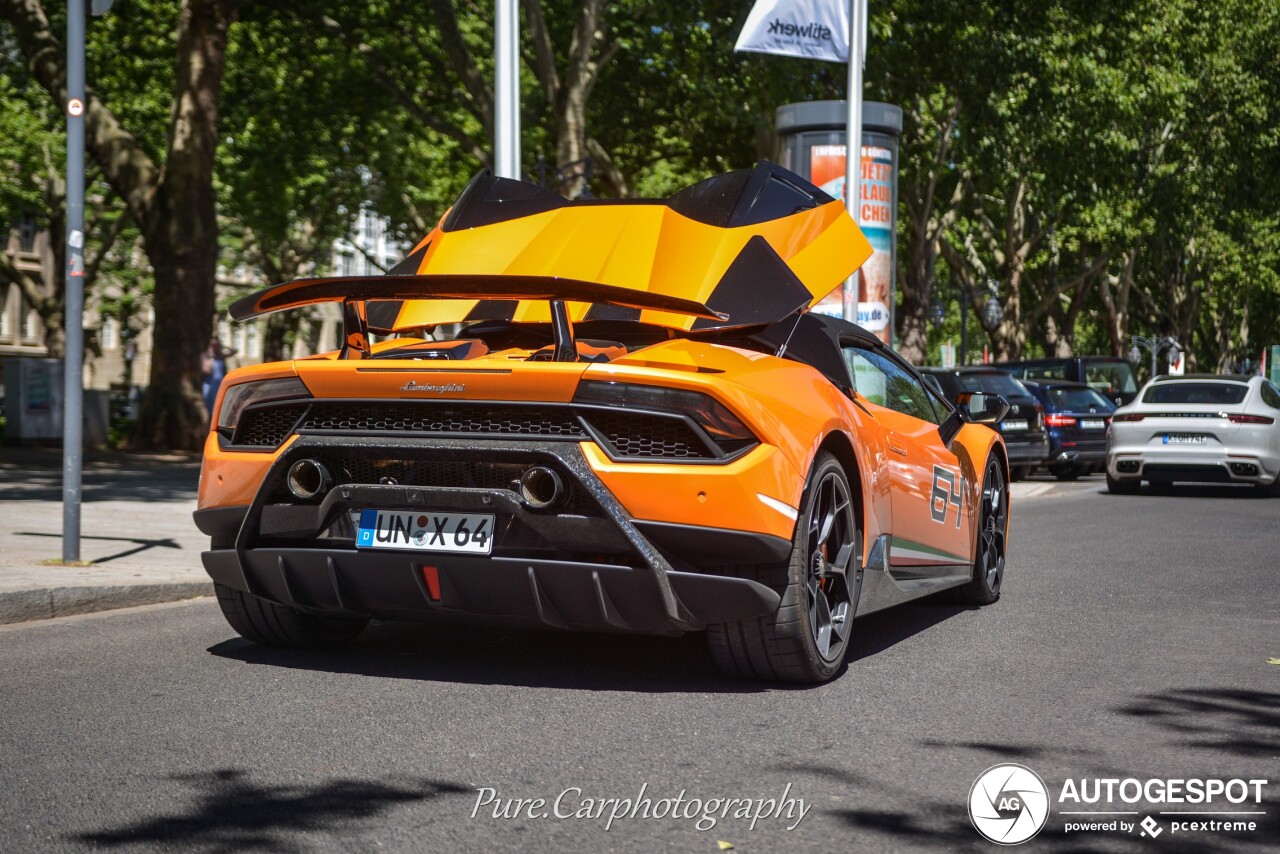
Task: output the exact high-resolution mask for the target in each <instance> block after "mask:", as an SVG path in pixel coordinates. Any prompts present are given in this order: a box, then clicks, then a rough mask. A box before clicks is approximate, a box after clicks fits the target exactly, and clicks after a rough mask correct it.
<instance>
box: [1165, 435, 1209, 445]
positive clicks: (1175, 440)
mask: <svg viewBox="0 0 1280 854" xmlns="http://www.w3.org/2000/svg"><path fill="white" fill-rule="evenodd" d="M1208 441H1209V437H1208V436H1194V435H1191V434H1188V433H1165V434H1164V443H1165V444H1166V445H1203V444H1205V443H1206V442H1208Z"/></svg>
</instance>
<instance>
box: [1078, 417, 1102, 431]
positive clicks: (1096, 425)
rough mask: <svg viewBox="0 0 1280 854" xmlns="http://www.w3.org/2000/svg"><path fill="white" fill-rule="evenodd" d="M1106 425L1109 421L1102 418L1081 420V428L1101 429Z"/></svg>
mask: <svg viewBox="0 0 1280 854" xmlns="http://www.w3.org/2000/svg"><path fill="white" fill-rule="evenodd" d="M1106 426H1107V422H1105V421H1103V420H1102V419H1101V418H1089V419H1081V421H1080V429H1081V430H1101V429H1102V428H1103V427H1106Z"/></svg>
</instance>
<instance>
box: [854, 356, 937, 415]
mask: <svg viewBox="0 0 1280 854" xmlns="http://www.w3.org/2000/svg"><path fill="white" fill-rule="evenodd" d="M843 352H844V361H845V365H847V366H848V368H849V378H850V380H851V381H852V385H853V388H854V390H855V391H857V392H858V394H860V395H862V396H863V397H865V398H866V399H867V400H869V401H871V402H872V403H874V404H877V405H879V406H883V407H886V408H888V409H892V410H895V411H897V412H901V413H903V414H906V415H910V416H912V417H915V418H919V419H920V420H921V421H928V422H930V423H931V424H937V423H938V420H939V419H938V415H937V414H936V413H935V412H934V409H933V405H932V404H931V403H930V402H929V393H928V392H927V391H925V387H924V385H923V384H922V383H921V382H920V381H919V380H917V379H916V378H915V377H914V376H912V375H911V374H909V373H907V371H906V370H905V369H904V368H903V367H902V366H901V365H899V364H898V363H896V362H894V361H893V360H892V359H890V358H888V357H887V356H885V355H883V354H881V353H877V352H875V351H874V350H867V349H864V348H862V347H844V348H843Z"/></svg>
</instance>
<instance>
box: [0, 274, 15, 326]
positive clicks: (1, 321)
mask: <svg viewBox="0 0 1280 854" xmlns="http://www.w3.org/2000/svg"><path fill="white" fill-rule="evenodd" d="M0 287H3V288H4V299H2V300H0V338H8V337H9V336H10V335H12V334H13V323H12V321H10V320H9V286H8V285H0Z"/></svg>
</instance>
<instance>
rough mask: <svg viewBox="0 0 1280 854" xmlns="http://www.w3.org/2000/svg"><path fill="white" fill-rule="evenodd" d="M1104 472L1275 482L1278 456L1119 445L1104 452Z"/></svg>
mask: <svg viewBox="0 0 1280 854" xmlns="http://www.w3.org/2000/svg"><path fill="white" fill-rule="evenodd" d="M1107 472H1108V473H1109V474H1110V475H1111V476H1112V477H1116V478H1122V479H1123V478H1137V477H1141V478H1143V479H1145V480H1159V481H1184V482H1188V483H1254V484H1264V485H1265V484H1270V483H1274V482H1275V480H1276V478H1277V477H1278V476H1280V458H1275V457H1269V456H1266V455H1259V454H1257V453H1245V452H1243V451H1242V452H1234V451H1233V450H1232V449H1231V448H1229V447H1228V448H1221V449H1216V450H1212V451H1207V450H1205V449H1201V448H1169V449H1164V448H1161V449H1159V450H1156V449H1154V448H1151V447H1128V448H1126V447H1120V448H1113V449H1112V450H1111V452H1110V453H1108V454H1107Z"/></svg>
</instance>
